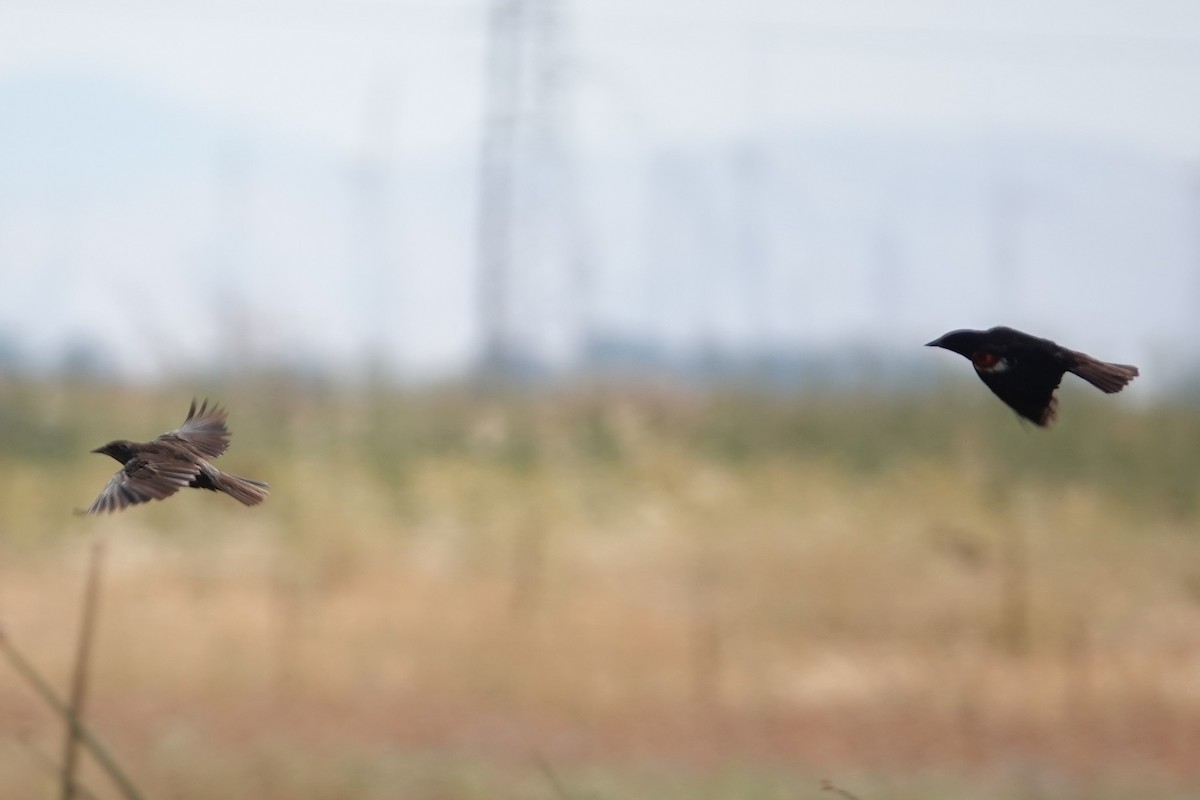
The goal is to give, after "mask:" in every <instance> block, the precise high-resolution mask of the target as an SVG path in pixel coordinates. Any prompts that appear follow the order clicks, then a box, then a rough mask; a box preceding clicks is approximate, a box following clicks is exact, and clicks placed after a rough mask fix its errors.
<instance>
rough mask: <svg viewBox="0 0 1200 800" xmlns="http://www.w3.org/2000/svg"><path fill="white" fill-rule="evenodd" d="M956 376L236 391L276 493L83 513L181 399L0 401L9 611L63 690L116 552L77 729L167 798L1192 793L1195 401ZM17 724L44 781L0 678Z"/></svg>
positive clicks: (46, 730)
mask: <svg viewBox="0 0 1200 800" xmlns="http://www.w3.org/2000/svg"><path fill="white" fill-rule="evenodd" d="M962 389H963V391H962V393H961V397H960V396H959V395H958V394H957V393H956V392H955V391H954V390H953V389H951V391H950V392H949V395H948V398H944V399H941V400H938V401H933V400H931V399H930V398H929V397H926V396H899V397H893V398H882V397H879V398H876V397H867V398H863V397H853V398H852V397H847V396H828V397H822V396H804V397H784V396H752V395H747V394H744V393H737V392H711V393H705V394H699V393H693V392H685V391H681V390H668V389H663V388H658V389H648V388H642V389H638V390H625V391H616V390H613V389H576V390H572V391H557V392H554V391H551V392H546V393H543V394H536V395H524V394H513V395H505V396H495V395H491V396H486V395H481V394H478V393H472V392H470V391H466V390H453V391H451V390H445V391H438V390H428V391H424V392H419V393H402V392H387V391H368V390H349V389H342V388H337V389H335V388H330V387H325V386H321V385H298V384H296V383H291V382H286V381H279V382H268V381H262V382H256V383H253V384H239V383H226V384H220V385H216V386H213V387H206V390H207V392H208V394H210V396H212V397H214V398H219V399H220V400H221V401H222V402H224V403H225V404H226V405H228V407H229V408H230V410H231V418H230V427H231V428H232V429H233V431H234V441H233V446H232V448H231V449H230V451H229V453H228V454H227V455H226V456H225V457H224V458H223V459H222V461H221V464H222V466H224V467H225V468H227V469H229V470H230V471H232V472H236V473H241V474H245V475H250V476H253V477H259V478H263V479H266V480H268V481H270V482H271V484H272V497H271V499H270V500H269V501H268V503H267V504H266V505H265V506H263V507H260V508H257V509H243V508H241V507H239V506H237V505H236V504H235V503H233V502H232V501H231V500H229V499H228V498H225V497H219V496H216V495H210V494H208V493H201V492H194V491H192V492H184V493H182V494H181V496H179V497H176V498H173V499H172V500H171V501H170V502H166V503H161V504H153V505H151V506H146V507H141V508H137V509H132V510H130V511H127V512H125V513H123V514H119V515H115V516H112V517H108V518H104V519H82V518H78V517H75V516H73V515H72V513H71V511H72V509H75V508H78V507H82V506H86V505H87V504H88V503H89V502H90V501H91V499H92V498H93V497H94V495H95V494H96V493H97V492H98V491H99V490H100V488H101V487H102V486H103V484H104V481H106V480H107V478H108V476H109V475H110V474H111V472H112V471H113V467H115V464H114V463H113V462H111V461H108V460H107V459H104V458H102V457H100V456H95V455H90V454H88V453H87V451H88V450H89V449H91V448H92V447H95V446H98V445H100V444H102V443H104V442H105V441H107V440H108V439H110V438H116V437H130V438H148V437H150V436H152V435H154V434H157V433H159V432H161V431H162V430H165V429H167V428H170V427H174V426H175V425H176V424H177V423H178V422H179V421H180V420H181V418H182V413H183V412H184V411H185V410H186V407H187V402H188V400H189V399H190V397H191V391H192V389H191V388H190V387H188V388H186V389H185V388H178V387H166V388H158V389H153V390H151V389H145V388H143V389H136V388H121V387H107V386H96V385H39V384H20V383H7V384H0V625H3V628H4V630H5V632H6V633H7V635H8V636H9V637H10V640H11V641H12V642H13V643H14V644H15V645H16V646H17V647H19V648H20V650H21V652H23V653H24V654H25V655H26V656H27V657H28V658H29V659H30V660H31V661H33V662H34V663H35V664H36V665H37V666H38V667H39V668H40V669H42V670H43V671H44V672H45V674H46V675H47V676H48V677H49V678H51V679H52V680H53V681H55V682H56V684H57V685H59V686H65V684H66V681H67V676H68V674H69V671H70V662H71V658H72V651H73V647H74V641H75V636H76V631H77V629H78V627H79V617H80V599H81V596H82V592H83V580H84V573H85V566H86V561H87V557H88V552H89V548H90V546H91V543H92V542H93V541H95V540H97V539H101V540H103V541H104V543H105V547H106V550H105V572H104V586H103V594H102V600H101V603H100V607H99V613H100V617H99V628H98V633H97V637H98V638H97V641H96V644H95V653H94V658H93V660H92V665H91V688H90V694H89V700H88V707H87V715H86V716H87V720H88V722H89V723H90V725H91V726H92V727H93V729H94V730H95V731H96V732H97V734H98V735H99V736H100V737H101V738H103V739H104V741H105V742H106V743H107V745H108V746H109V749H110V750H112V752H113V753H114V754H115V755H116V756H117V758H118V759H119V760H120V762H121V763H122V764H123V765H124V767H125V768H126V769H127V771H128V772H129V773H130V775H131V776H132V777H133V779H134V780H135V781H136V782H137V784H138V785H139V787H140V788H141V789H142V791H143V792H144V794H145V795H146V796H147V797H148V798H177V799H178V800H191V799H192V798H223V799H225V800H242V799H243V798H245V799H247V800H248V799H249V798H254V799H255V800H263V799H269V798H279V799H280V800H283V799H284V798H286V799H287V800H308V799H309V798H312V799H313V800H316V799H318V798H320V799H321V800H333V799H334V798H339V799H340V798H346V799H347V800H348V799H349V798H363V799H364V800H373V799H374V798H381V799H382V798H411V799H412V800H468V799H474V798H480V799H482V798H489V799H493V798H530V800H536V799H537V798H547V800H552V799H553V798H564V797H567V798H591V799H593V800H609V799H611V800H622V799H624V798H630V799H632V798H638V800H657V799H658V798H663V799H664V800H666V799H667V798H670V799H671V800H675V799H676V798H678V799H679V800H683V798H713V799H714V800H715V798H747V799H749V798H755V799H757V798H762V799H763V800H776V799H778V800H783V799H784V798H817V797H834V796H836V795H835V793H833V792H829V791H823V790H822V788H821V782H822V779H826V778H827V779H831V780H833V781H835V782H836V783H837V784H838V785H839V786H840V787H842V789H844V790H845V791H847V792H850V793H853V794H854V795H856V796H858V797H860V798H862V800H885V799H886V800H907V799H909V798H911V799H912V800H916V798H922V800H943V799H945V800H949V799H950V798H956V799H958V800H961V799H963V798H966V799H968V800H974V799H976V798H977V799H978V800H1017V799H1018V798H1022V799H1024V798H1030V799H1034V798H1056V800H1063V799H1065V800H1072V799H1074V798H1078V799H1079V800H1083V798H1087V799H1088V800H1117V798H1130V800H1133V799H1134V798H1136V799H1137V800H1155V799H1165V798H1189V797H1196V796H1198V795H1200V758H1198V757H1197V753H1200V506H1198V505H1197V502H1196V482H1197V475H1198V474H1200V438H1198V435H1200V410H1196V409H1190V408H1182V407H1181V408H1174V407H1170V406H1167V405H1160V406H1157V407H1152V408H1150V407H1147V408H1141V407H1135V406H1134V405H1133V404H1132V403H1131V401H1129V400H1128V399H1127V398H1120V400H1121V402H1117V401H1114V400H1112V399H1111V398H1098V397H1091V396H1089V395H1085V394H1083V393H1080V394H1075V393H1070V392H1068V393H1067V395H1066V397H1065V398H1064V406H1063V413H1062V416H1061V420H1060V425H1059V427H1058V428H1056V429H1054V430H1051V431H1048V432H1043V431H1038V430H1032V429H1029V428H1027V427H1025V426H1023V425H1021V424H1020V423H1018V422H1017V420H1016V419H1015V418H1014V417H1013V416H1012V415H1011V414H1010V413H1008V412H1007V411H1006V410H1005V409H1004V408H1003V407H1001V406H1000V405H999V404H998V403H997V402H995V401H994V400H993V399H992V398H990V397H986V396H985V393H984V392H983V391H982V389H981V388H980V387H977V386H964V387H962ZM0 719H3V720H4V724H3V725H2V726H0V786H3V787H5V790H4V792H3V796H4V797H14V798H18V797H20V798H25V797H29V798H38V797H48V796H50V795H51V794H52V793H53V792H54V791H55V778H54V774H53V765H48V764H47V763H45V761H44V760H43V758H44V757H50V758H54V759H57V758H58V756H59V751H60V747H61V739H62V736H63V723H62V721H61V720H60V719H58V718H56V717H55V716H54V715H53V714H52V713H51V712H50V711H48V710H47V709H46V708H45V707H44V706H43V705H42V704H41V703H40V701H39V700H38V698H37V697H36V696H35V695H33V694H32V693H31V692H30V691H29V689H28V687H27V686H26V685H25V684H24V683H22V682H21V680H20V679H19V678H18V677H17V675H16V674H15V673H14V672H13V671H12V670H10V669H8V667H7V665H6V664H4V663H2V662H0ZM84 777H85V779H86V781H87V783H88V785H89V786H90V787H91V788H92V789H93V790H94V791H95V792H96V794H97V795H99V796H100V797H115V796H117V795H116V794H115V793H114V792H113V791H112V790H111V787H110V786H109V784H108V783H107V782H106V780H105V778H104V777H103V776H102V775H99V774H98V773H97V772H96V771H95V770H94V769H93V768H92V767H90V766H89V768H88V769H86V770H85V771H84Z"/></svg>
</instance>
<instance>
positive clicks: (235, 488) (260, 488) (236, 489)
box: [213, 472, 270, 506]
mask: <svg viewBox="0 0 1200 800" xmlns="http://www.w3.org/2000/svg"><path fill="white" fill-rule="evenodd" d="M215 477H216V480H214V481H213V483H215V484H216V486H217V489H218V490H219V491H222V492H224V493H225V494H227V495H229V496H230V497H232V498H233V499H234V500H237V501H238V502H239V503H241V504H242V505H246V506H256V505H258V504H259V503H261V502H262V501H263V500H266V499H267V495H269V494H270V492H269V491H267V490H268V489H269V488H270V487H269V486H268V485H267V484H265V483H263V482H262V481H256V480H254V479H253V478H243V477H241V476H240V475H230V474H228V473H225V472H220V473H218V474H217V475H216V476H215Z"/></svg>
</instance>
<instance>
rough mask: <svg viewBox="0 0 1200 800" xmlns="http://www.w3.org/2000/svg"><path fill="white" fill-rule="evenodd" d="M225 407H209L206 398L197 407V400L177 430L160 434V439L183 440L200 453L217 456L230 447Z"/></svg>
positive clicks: (210, 456)
mask: <svg viewBox="0 0 1200 800" xmlns="http://www.w3.org/2000/svg"><path fill="white" fill-rule="evenodd" d="M226 416H228V415H227V414H226V413H225V409H223V408H221V407H220V406H218V405H215V404H214V405H213V406H212V408H209V406H208V401H207V400H205V401H204V402H203V403H201V404H200V408H199V409H197V408H196V401H195V400H192V406H191V408H189V409H188V415H187V419H185V420H184V421H183V424H182V425H180V426H179V428H178V429H177V430H173V431H169V432H167V433H164V434H163V435H162V436H159V437H158V438H159V439H168V440H175V441H181V442H184V443H186V444H187V445H188V446H189V447H191V448H192V449H193V450H195V451H196V452H197V453H199V454H200V455H203V456H206V457H208V458H216V457H217V456H219V455H221V454H222V453H224V452H225V451H226V450H227V449H229V437H230V433H229V429H228V428H226V427H225V418H226Z"/></svg>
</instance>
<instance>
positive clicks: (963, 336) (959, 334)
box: [925, 329, 984, 358]
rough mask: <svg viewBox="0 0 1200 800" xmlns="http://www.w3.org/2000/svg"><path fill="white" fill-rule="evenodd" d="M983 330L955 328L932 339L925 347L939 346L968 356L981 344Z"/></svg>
mask: <svg viewBox="0 0 1200 800" xmlns="http://www.w3.org/2000/svg"><path fill="white" fill-rule="evenodd" d="M983 338H984V331H972V330H965V329H964V330H957V331H950V332H949V333H947V334H943V335H942V336H940V337H938V338H937V339H934V340H933V341H932V342H929V343H928V344H926V345H925V346H926V347H940V348H942V349H943V350H949V351H950V352H952V353H958V354H959V355H960V356H966V357H967V358H970V357H971V356H972V354H974V353H975V352H976V351H978V350H979V349H980V348H981V345H982V344H983Z"/></svg>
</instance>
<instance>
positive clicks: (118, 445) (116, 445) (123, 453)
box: [92, 439, 134, 464]
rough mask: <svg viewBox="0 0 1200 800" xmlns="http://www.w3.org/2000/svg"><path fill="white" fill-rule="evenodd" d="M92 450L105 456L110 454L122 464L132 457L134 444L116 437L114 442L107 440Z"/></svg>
mask: <svg viewBox="0 0 1200 800" xmlns="http://www.w3.org/2000/svg"><path fill="white" fill-rule="evenodd" d="M92 452H93V453H101V454H103V455H106V456H112V457H113V458H115V459H116V460H117V461H120V462H121V463H122V464H124V463H125V462H126V461H128V460H129V459H131V458H133V456H134V444H133V442H129V441H126V440H124V439H118V440H117V441H115V442H109V443H108V444H106V445H104V446H103V447H97V448H96V449H95V450H93V451H92Z"/></svg>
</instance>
